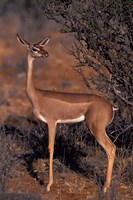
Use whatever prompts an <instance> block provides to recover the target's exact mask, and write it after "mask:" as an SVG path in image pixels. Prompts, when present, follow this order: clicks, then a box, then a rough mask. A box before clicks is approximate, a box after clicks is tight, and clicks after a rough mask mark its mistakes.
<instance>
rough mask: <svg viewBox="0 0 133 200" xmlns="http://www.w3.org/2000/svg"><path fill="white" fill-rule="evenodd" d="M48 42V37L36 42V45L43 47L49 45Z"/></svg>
mask: <svg viewBox="0 0 133 200" xmlns="http://www.w3.org/2000/svg"><path fill="white" fill-rule="evenodd" d="M49 40H50V37H48V38H45V39H43V40H41V41H40V42H38V43H37V45H40V46H42V47H44V46H46V45H47V44H48V43H49Z"/></svg>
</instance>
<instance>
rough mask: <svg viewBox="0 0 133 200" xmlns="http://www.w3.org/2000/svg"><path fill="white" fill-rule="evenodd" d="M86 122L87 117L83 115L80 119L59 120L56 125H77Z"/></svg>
mask: <svg viewBox="0 0 133 200" xmlns="http://www.w3.org/2000/svg"><path fill="white" fill-rule="evenodd" d="M84 120H85V116H84V115H82V116H80V117H78V118H74V119H58V120H57V121H56V123H76V122H82V121H84Z"/></svg>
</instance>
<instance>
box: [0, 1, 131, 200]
mask: <svg viewBox="0 0 133 200" xmlns="http://www.w3.org/2000/svg"><path fill="white" fill-rule="evenodd" d="M36 2H37V1H36ZM38 2H40V3H41V5H43V1H41V0H40V1H38ZM45 2H46V1H45ZM47 2H48V3H51V1H47ZM52 2H58V3H60V2H62V3H64V2H67V4H66V5H67V7H66V8H65V10H64V11H65V12H66V11H67V8H68V5H69V3H71V2H72V3H74V2H73V1H52ZM75 2H76V1H75ZM81 2H82V1H81ZM95 2H97V1H95ZM100 2H101V1H100ZM108 2H109V1H108ZM119 2H120V1H119ZM125 2H126V1H125ZM58 5H59V4H58ZM72 5H73V4H72ZM52 6H53V4H52ZM54 6H55V5H54ZM62 6H64V4H62ZM0 8H1V10H0V15H1V20H0V25H1V27H3V29H2V30H1V32H0V44H1V45H0V46H1V47H0V57H1V60H0V83H1V88H0V123H1V125H0V199H2V200H12V199H13V200H56V199H58V200H123V199H124V200H125V199H126V200H132V199H133V189H132V188H133V170H132V169H133V148H132V147H133V132H132V127H133V126H132V106H131V105H130V103H132V102H131V100H132V99H131V95H132V91H133V90H132V84H131V82H130V85H129V79H131V78H132V77H133V76H131V73H132V71H130V70H129V69H130V68H129V69H128V68H126V69H125V70H124V73H127V72H128V76H129V79H126V78H125V77H126V76H127V75H126V74H125V76H124V78H123V80H124V83H126V84H125V85H123V82H121V83H119V84H118V82H117V84H118V85H119V89H121V91H122V93H120V95H119V94H118V96H117V98H114V92H115V91H114V92H112V90H113V87H114V85H113V83H112V82H111V83H110V88H109V93H108V94H109V95H110V96H109V98H110V99H112V100H116V101H117V102H118V103H120V105H121V106H122V112H117V113H116V116H115V120H114V122H113V124H112V125H111V126H110V127H109V128H108V132H109V133H110V138H111V139H112V141H114V142H115V144H116V146H117V154H116V160H115V165H114V171H113V178H112V184H111V188H110V190H109V191H108V193H107V194H103V192H102V188H103V185H104V182H105V175H106V167H107V163H106V162H107V157H106V154H105V153H104V151H103V149H102V148H101V147H100V146H99V145H98V144H97V142H96V140H95V139H94V138H93V136H92V135H91V134H90V133H89V130H88V129H87V127H86V125H85V123H78V124H75V125H74V124H64V125H58V127H57V135H56V144H55V154H54V158H55V159H54V184H53V186H52V188H51V192H50V193H47V192H46V190H45V186H46V184H47V180H48V150H47V142H48V138H47V125H46V124H43V123H41V122H38V121H36V120H35V119H34V118H33V117H31V112H30V106H29V103H28V101H27V99H26V96H25V91H24V83H25V73H24V72H25V70H26V67H25V66H26V61H25V58H24V56H25V55H23V57H20V55H22V54H24V52H22V50H21V49H19V50H18V48H20V47H18V46H17V42H15V41H16V38H15V35H16V33H17V32H20V33H21V34H23V35H24V36H26V37H27V38H29V39H31V40H32V39H34V38H35V40H36V39H38V38H37V35H39V39H40V35H41V36H44V32H45V35H49V34H50V33H51V34H52V37H53V40H54V41H56V42H54V41H53V43H52V42H51V44H50V45H51V46H50V47H49V49H48V51H49V53H50V52H51V53H50V54H51V57H50V58H49V62H48V61H43V64H44V62H45V64H46V65H47V67H46V68H45V69H44V67H43V64H42V62H40V63H39V64H40V65H41V67H38V68H36V69H35V74H36V76H35V78H36V80H37V81H36V84H37V86H38V87H41V88H43V89H46V88H47V89H55V90H61V91H62V90H65V91H73V92H77V91H83V90H84V91H86V92H87V91H88V89H86V88H85V87H83V82H81V78H80V77H79V75H77V73H76V72H73V71H72V66H71V69H70V68H69V69H68V65H69V64H70V61H71V63H72V64H74V62H75V61H73V60H72V58H71V57H70V55H67V52H66V50H65V48H64V47H62V45H61V44H59V41H60V40H61V41H62V42H63V45H64V44H65V45H66V44H68V43H69V44H71V41H72V40H73V37H71V38H70V35H74V34H73V33H72V34H70V33H69V34H70V35H69V34H68V35H69V39H68V40H67V39H66V35H65V37H64V36H63V34H60V33H58V32H55V29H56V28H57V27H56V26H55V25H54V23H53V22H50V23H47V20H46V19H45V18H44V17H41V16H40V14H39V13H38V12H39V10H38V9H36V6H35V3H34V1H31V0H29V1H26V0H24V1H23V2H21V3H20V2H18V1H16V0H14V1H12V3H11V2H10V1H9V0H6V1H5V0H1V1H0ZM37 8H39V9H40V6H37ZM41 8H42V7H41ZM45 8H46V7H45ZM82 8H83V7H82ZM95 9H97V7H96V8H95ZM27 11H28V12H27ZM47 11H48V9H47ZM54 11H59V10H58V9H57V10H56V9H55V10H54ZM79 11H81V10H79ZM14 13H16V14H14ZM43 13H44V10H43ZM82 13H83V12H82ZM45 14H48V13H45ZM50 14H53V13H50ZM56 14H57V13H56ZM58 14H60V13H58ZM63 14H64V13H63ZM63 14H62V17H63V19H66V18H64V17H65V15H63ZM69 14H70V15H71V12H70V13H69ZM85 14H86V13H85ZM50 17H51V16H50ZM68 17H70V16H69V15H68ZM73 17H74V16H73ZM59 19H60V17H59V18H58V20H59ZM76 19H77V20H78V18H76ZM92 19H93V18H92ZM56 20H57V19H56ZM38 21H39V23H38ZM44 22H45V23H44ZM62 22H63V23H64V22H65V21H62ZM42 24H44V26H43V25H42ZM80 24H81V23H79V24H78V23H75V25H80ZM73 25H74V24H73ZM82 25H83V23H82ZM93 25H94V24H92V26H93ZM114 25H115V24H114ZM53 27H54V28H53ZM55 27H56V28H55ZM62 28H64V27H62ZM73 28H75V27H73ZM46 29H47V30H46ZM8 30H10V33H9V31H8ZM49 30H50V31H49ZM62 31H64V30H63V29H62ZM97 31H98V30H97ZM68 32H69V31H68ZM118 32H119V31H118ZM118 32H117V34H118ZM78 33H79V32H77V35H76V37H80V36H82V38H81V39H85V37H84V35H82V34H81V35H80V34H79V35H78ZM81 33H82V31H81ZM85 33H87V32H85ZM97 33H98V32H97ZM103 33H104V31H103ZM91 34H93V30H92V32H91ZM118 35H119V34H118ZM129 38H131V37H129ZM88 39H89V38H88ZM98 39H99V40H100V38H98ZM117 39H118V38H117ZM99 40H98V41H99ZM84 42H85V41H84ZM92 43H93V44H94V39H93V40H92ZM116 43H117V41H116ZM80 44H81V43H80ZM75 45H77V43H76V44H75ZM101 45H103V46H102V47H104V44H102V43H101ZM121 45H122V44H121ZM124 45H125V44H124ZM53 46H54V48H53ZM68 47H70V45H69V46H67V48H68ZM78 47H79V46H78ZM91 48H93V46H91ZM95 48H96V46H95ZM114 48H115V46H114ZM84 50H85V49H84ZM128 50H129V49H128ZM97 51H98V49H97ZM123 51H124V52H125V50H123ZM5 52H6V54H5ZM62 52H63V55H62ZM104 52H105V53H107V52H106V49H105V51H104ZM124 52H121V57H122V55H123V53H124ZM128 52H130V51H128ZM75 53H76V54H75V55H78V54H77V53H79V51H77V49H76V51H75ZM93 53H94V52H93ZM93 56H94V57H95V56H96V55H94V54H93ZM104 56H105V55H97V59H101V60H102V61H104V62H103V63H104V64H105V62H107V59H106V60H104ZM84 58H85V59H86V57H84ZM91 58H92V56H91ZM87 59H88V58H87ZM95 59H96V58H95ZM111 59H112V60H113V59H114V58H111ZM125 59H126V63H127V60H128V59H127V58H126V57H125ZM53 60H54V64H55V65H54V67H53V65H52V64H51V63H53ZM101 60H100V61H101ZM78 61H80V62H78V64H79V63H80V64H81V60H78ZM82 61H83V60H82ZM85 61H86V62H87V63H88V64H87V66H89V65H90V64H91V65H92V66H94V62H92V60H91V63H90V61H88V60H85ZM93 61H94V60H93ZM117 61H118V60H117ZM122 62H123V65H122V67H123V68H124V67H125V63H124V61H122ZM122 62H121V63H122ZM84 64H85V63H84ZM109 64H110V65H109V66H111V63H109ZM131 64H132V62H131V63H130V66H131ZM115 65H116V63H115ZM79 66H80V67H81V65H77V67H79ZM116 66H117V65H116ZM96 67H99V66H96ZM123 68H122V69H123ZM59 69H60V70H59ZM76 69H77V68H76ZM81 69H82V67H81ZM115 69H116V68H115ZM119 70H120V69H119ZM119 70H118V71H117V72H116V73H115V71H114V72H113V78H112V79H111V81H112V80H113V79H114V78H116V77H117V75H120V74H119ZM43 71H45V73H43ZM90 71H91V72H92V67H91V69H89V67H88V68H87V69H86V71H85V69H83V72H84V74H81V73H80V75H83V76H82V77H83V80H84V81H85V83H86V85H87V87H88V83H90V82H86V81H88V79H87V80H86V79H85V78H86V76H85V77H84V75H86V73H88V72H89V75H90ZM78 72H79V70H78ZM80 72H81V71H80ZM121 73H122V71H121ZM62 74H63V75H62ZM71 75H72V76H71ZM40 77H41V80H40ZM57 77H59V78H57ZM119 77H120V76H118V78H119ZM104 78H105V77H104ZM43 79H45V82H44V81H43ZM104 80H105V79H104ZM117 81H118V80H117ZM131 81H132V79H131ZM73 82H74V83H73ZM105 83H106V84H107V85H108V84H109V83H108V82H106V81H105ZM105 83H104V84H105ZM106 84H105V85H104V86H107V85H106ZM118 85H117V86H118ZM20 88H21V89H20ZM106 89H107V88H106ZM126 89H127V90H126ZM126 92H127V95H126ZM123 94H124V95H125V96H124V100H122V99H121V95H123ZM125 97H126V100H128V101H129V102H130V103H129V104H128V103H126V102H125Z"/></svg>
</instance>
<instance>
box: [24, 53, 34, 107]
mask: <svg viewBox="0 0 133 200" xmlns="http://www.w3.org/2000/svg"><path fill="white" fill-rule="evenodd" d="M33 61H34V58H33V57H31V55H30V54H29V53H28V71H27V79H26V94H27V96H28V99H29V100H30V102H31V103H32V104H33V101H34V97H35V86H34V77H33Z"/></svg>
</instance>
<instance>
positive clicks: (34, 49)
mask: <svg viewBox="0 0 133 200" xmlns="http://www.w3.org/2000/svg"><path fill="white" fill-rule="evenodd" d="M38 51H40V49H38V48H36V47H32V53H38Z"/></svg>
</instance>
